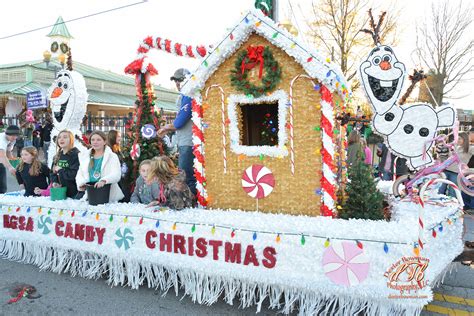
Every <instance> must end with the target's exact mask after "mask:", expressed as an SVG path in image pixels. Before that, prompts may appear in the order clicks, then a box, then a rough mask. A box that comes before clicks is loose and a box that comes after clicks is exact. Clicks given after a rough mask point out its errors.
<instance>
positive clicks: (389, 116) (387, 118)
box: [385, 112, 395, 122]
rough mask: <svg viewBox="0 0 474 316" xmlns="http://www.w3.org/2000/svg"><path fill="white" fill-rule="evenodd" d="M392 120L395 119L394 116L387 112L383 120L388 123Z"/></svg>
mask: <svg viewBox="0 0 474 316" xmlns="http://www.w3.org/2000/svg"><path fill="white" fill-rule="evenodd" d="M394 118H395V114H393V113H392V112H388V113H387V114H385V120H386V121H388V122H391V121H393V119H394Z"/></svg>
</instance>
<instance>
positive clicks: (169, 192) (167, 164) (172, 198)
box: [148, 156, 194, 210]
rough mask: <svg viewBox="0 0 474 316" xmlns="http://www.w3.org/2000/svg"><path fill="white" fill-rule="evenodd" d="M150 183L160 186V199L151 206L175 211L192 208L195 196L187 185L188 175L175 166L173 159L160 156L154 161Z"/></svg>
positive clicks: (149, 176)
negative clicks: (160, 206) (159, 206)
mask: <svg viewBox="0 0 474 316" xmlns="http://www.w3.org/2000/svg"><path fill="white" fill-rule="evenodd" d="M148 182H154V183H158V184H159V186H160V190H159V195H158V199H157V200H155V201H153V202H151V203H150V204H149V206H154V205H162V206H167V207H169V208H171V209H175V210H181V209H183V208H186V207H192V205H193V199H194V196H193V194H192V193H191V190H190V189H189V187H188V185H187V184H186V174H185V173H184V171H182V170H179V169H178V168H177V167H176V166H175V164H174V163H173V161H172V160H171V158H169V157H167V156H159V157H155V158H153V159H152V161H151V168H150V173H149V175H148Z"/></svg>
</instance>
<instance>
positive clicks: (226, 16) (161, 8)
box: [0, 0, 474, 109]
mask: <svg viewBox="0 0 474 316" xmlns="http://www.w3.org/2000/svg"><path fill="white" fill-rule="evenodd" d="M290 1H291V4H292V7H293V9H294V14H295V16H296V18H297V19H298V23H294V22H293V23H294V24H295V26H298V27H299V28H301V29H302V30H301V31H302V32H300V33H303V32H304V28H305V22H304V21H303V20H302V19H303V18H302V15H301V11H302V10H300V8H302V9H303V11H305V10H307V9H308V6H309V5H310V3H311V0H290ZM290 1H288V0H281V1H280V6H281V8H282V11H287V8H288V7H289V5H288V4H289V3H290ZM433 1H438V0H429V1H426V0H425V1H414V0H400V1H397V6H399V7H400V9H402V16H401V18H400V28H401V34H400V43H399V44H398V46H397V47H395V50H396V54H397V57H398V59H399V60H401V61H402V62H404V63H405V65H406V66H407V68H408V71H410V72H411V71H412V69H413V67H414V66H415V65H414V61H413V60H412V57H411V55H412V54H411V53H412V51H413V49H414V43H415V27H414V24H413V21H415V19H416V18H417V17H419V16H420V15H426V14H428V13H429V12H430V4H431V2H433ZM136 2H139V0H101V1H98V0H95V1H94V0H81V1H75V0H60V1H58V0H41V1H37V0H29V1H26V0H15V1H2V2H1V4H0V8H1V12H2V17H1V18H0V37H4V36H8V35H11V34H14V33H18V32H22V31H26V30H29V29H34V28H37V27H42V26H46V25H49V24H54V22H55V21H56V19H57V17H58V16H59V15H61V16H62V17H63V18H64V20H70V19H74V18H77V17H80V16H84V15H88V14H91V13H96V12H99V11H102V10H107V9H111V8H115V7H119V6H122V5H127V4H132V3H136ZM390 2H391V1H386V0H378V1H376V3H377V7H378V8H377V9H378V10H383V9H385V8H384V7H386V6H388V5H389V3H390ZM458 2H459V1H458V0H455V1H450V3H452V5H456V3H458ZM253 4H254V0H238V1H224V0H181V1H176V0H175V1H172V0H149V1H147V2H144V3H142V4H138V5H135V6H131V7H128V8H125V9H122V10H118V11H114V12H110V13H106V14H103V15H99V16H94V17H91V18H87V19H83V20H79V21H75V22H70V23H68V24H67V27H68V29H69V31H70V33H71V34H72V36H73V37H74V40H73V41H72V43H71V47H72V52H73V59H74V60H77V61H80V62H82V63H85V64H89V65H92V66H96V67H100V68H103V69H107V70H111V71H114V72H117V73H123V69H124V67H125V66H126V65H127V64H128V63H130V62H131V61H133V60H134V58H135V55H136V49H137V47H138V44H139V42H140V40H142V39H143V38H145V37H146V36H148V35H154V36H161V37H165V38H170V39H172V40H174V41H177V42H181V43H185V44H193V45H195V44H212V43H215V42H217V41H219V40H221V39H222V37H223V35H224V34H225V33H226V29H227V28H230V27H232V26H233V24H234V22H236V21H237V20H238V18H239V17H240V16H241V14H242V13H243V12H245V11H246V10H247V9H248V8H252V7H253ZM361 14H366V12H361ZM377 14H378V12H377ZM285 15H286V14H285V13H283V14H282V16H281V18H284V17H285ZM294 20H295V18H294V17H293V21H294ZM471 30H473V31H474V27H473V28H471ZM49 31H50V28H48V29H44V30H40V31H36V32H32V33H28V34H24V35H20V36H16V37H13V38H9V39H3V40H0V64H6V63H14V62H21V61H30V60H36V59H42V58H43V57H42V54H43V51H44V50H46V49H48V48H49V38H47V37H46V36H45V35H46V34H48V33H49ZM473 33H474V32H470V34H471V36H472V34H473ZM149 56H150V57H151V61H152V63H153V64H154V65H155V67H156V68H157V69H158V71H159V75H158V77H157V78H155V82H156V83H158V84H161V85H162V86H165V87H173V85H172V84H171V82H170V81H169V77H170V76H171V75H172V73H173V72H174V70H175V69H176V68H180V67H186V68H190V69H191V70H192V69H194V68H195V67H196V66H197V61H196V60H193V59H187V58H183V57H181V58H180V57H174V56H171V55H169V54H166V53H163V52H153V53H150V54H149ZM470 77H471V78H472V77H474V74H472V75H471V76H470ZM472 83H473V81H472V80H471V81H470V82H466V83H464V84H463V85H462V86H461V87H460V88H459V89H457V90H458V91H457V94H458V95H459V96H461V95H466V97H464V98H462V99H459V100H453V101H454V104H455V105H456V106H457V107H462V108H470V109H474V93H473V92H472V90H473V89H472V88H471V86H470V85H471V84H472Z"/></svg>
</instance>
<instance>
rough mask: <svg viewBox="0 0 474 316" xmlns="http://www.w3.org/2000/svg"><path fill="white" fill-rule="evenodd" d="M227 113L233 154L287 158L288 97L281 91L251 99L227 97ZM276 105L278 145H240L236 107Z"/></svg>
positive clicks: (247, 97) (238, 96) (240, 96)
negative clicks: (262, 104) (244, 105)
mask: <svg viewBox="0 0 474 316" xmlns="http://www.w3.org/2000/svg"><path fill="white" fill-rule="evenodd" d="M227 100H228V104H227V113H228V116H229V136H230V149H231V151H232V152H234V153H235V154H238V155H240V154H244V155H246V156H254V157H255V156H260V155H264V156H269V157H277V158H280V157H284V156H288V150H287V148H286V146H285V144H286V142H287V135H286V112H287V107H288V95H287V94H286V92H285V91H283V90H277V91H275V92H273V93H272V94H270V95H266V96H261V97H258V98H253V97H251V96H247V95H243V94H234V95H230V96H229V97H228V99H227ZM260 103H277V104H278V144H277V145H276V146H268V145H263V146H247V145H241V144H240V136H241V131H240V130H239V124H238V115H237V113H238V112H237V111H238V109H237V107H238V106H240V104H260Z"/></svg>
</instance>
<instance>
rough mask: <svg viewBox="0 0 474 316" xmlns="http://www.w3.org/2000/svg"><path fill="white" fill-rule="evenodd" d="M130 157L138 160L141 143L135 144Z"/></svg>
mask: <svg viewBox="0 0 474 316" xmlns="http://www.w3.org/2000/svg"><path fill="white" fill-rule="evenodd" d="M130 157H131V158H132V159H133V160H137V159H138V158H139V157H140V145H139V144H133V146H132V150H130Z"/></svg>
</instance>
